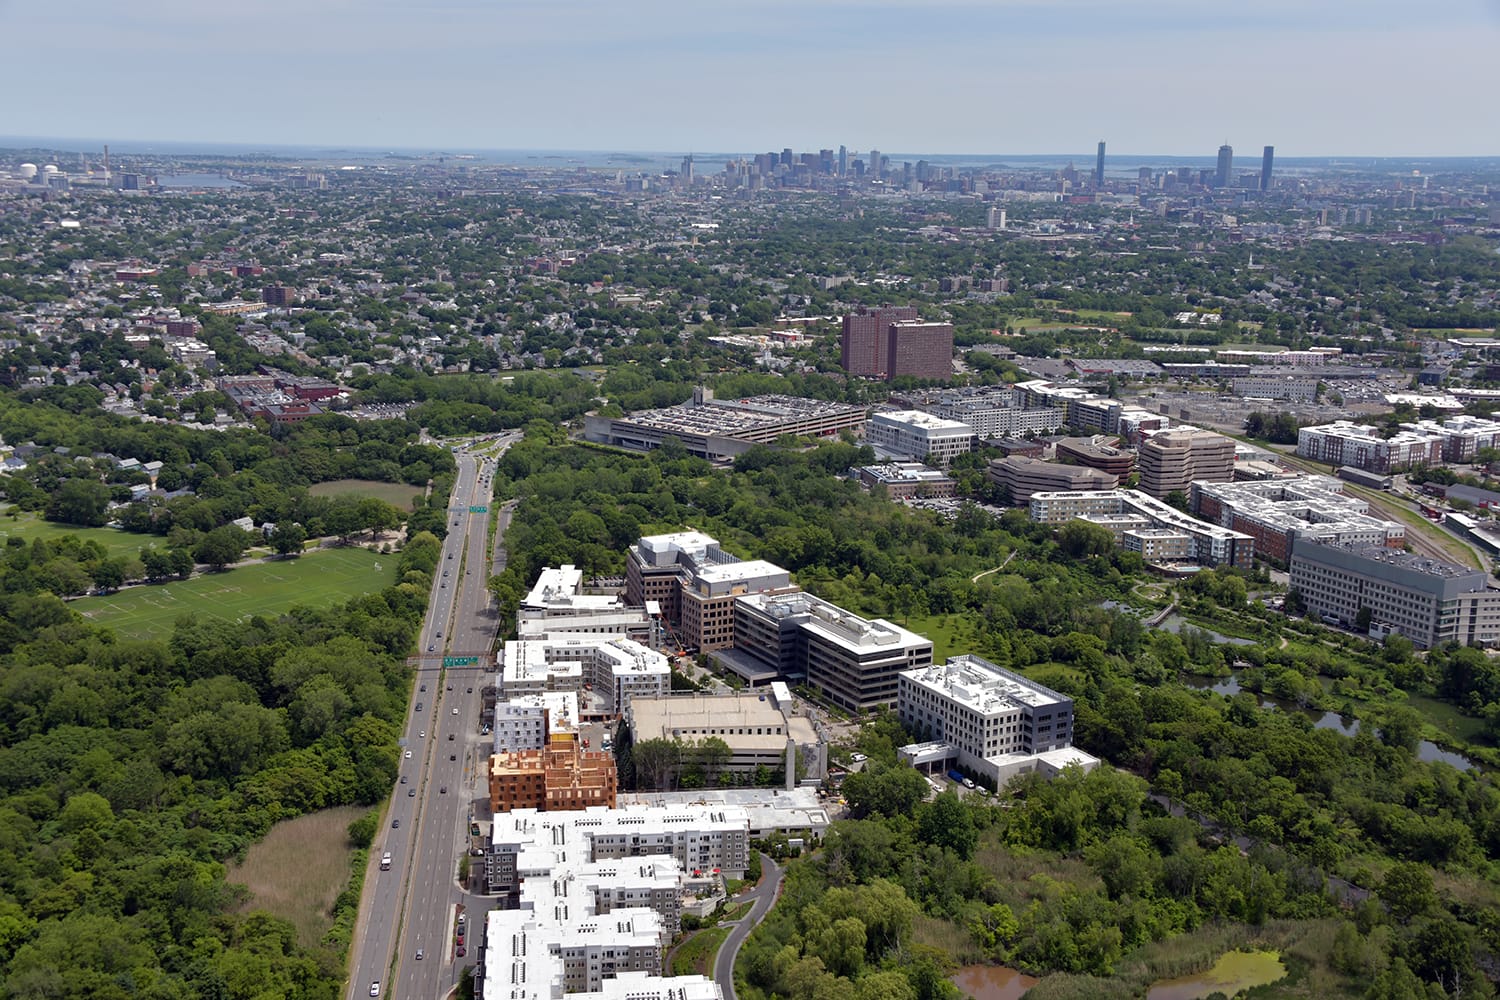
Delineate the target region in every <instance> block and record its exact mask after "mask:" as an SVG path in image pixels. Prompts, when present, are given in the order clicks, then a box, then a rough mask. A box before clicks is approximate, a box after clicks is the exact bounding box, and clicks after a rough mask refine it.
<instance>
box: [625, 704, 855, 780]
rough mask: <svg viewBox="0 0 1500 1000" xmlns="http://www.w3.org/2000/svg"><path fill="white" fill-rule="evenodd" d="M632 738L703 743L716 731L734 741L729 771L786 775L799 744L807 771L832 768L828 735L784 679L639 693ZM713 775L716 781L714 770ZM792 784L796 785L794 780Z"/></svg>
mask: <svg viewBox="0 0 1500 1000" xmlns="http://www.w3.org/2000/svg"><path fill="white" fill-rule="evenodd" d="M625 723H626V725H628V726H629V727H630V738H631V740H632V741H633V742H635V743H639V742H641V741H642V740H651V739H661V740H680V741H682V742H683V743H684V744H691V743H697V742H700V741H702V740H705V739H708V738H709V737H714V738H716V739H721V740H723V741H724V742H725V744H727V745H728V747H729V753H730V756H729V760H727V761H725V762H724V764H723V768H724V770H725V771H726V772H734V773H738V774H741V775H749V774H753V773H754V772H755V771H757V770H758V769H760V768H766V769H767V770H769V771H771V772H773V773H775V774H776V776H777V778H778V779H779V778H781V777H782V775H783V773H784V771H785V768H786V763H787V747H788V744H789V743H790V745H791V746H793V747H794V748H795V752H796V757H795V760H794V764H795V763H797V762H800V763H801V764H802V766H803V777H804V778H805V779H806V780H809V781H813V782H816V781H821V780H822V779H823V777H824V776H825V775H826V774H827V773H828V764H827V754H826V752H825V749H824V744H823V740H822V739H821V738H820V737H819V736H818V731H817V728H816V727H815V726H814V725H813V722H812V720H811V719H809V718H808V717H807V716H806V715H803V714H801V711H800V709H799V707H798V705H797V703H796V701H795V699H793V697H792V693H791V689H790V688H788V687H787V685H786V684H785V683H783V682H781V681H776V682H774V683H772V684H770V685H767V686H766V687H762V688H757V689H754V690H750V691H744V692H740V693H738V694H691V695H681V694H678V695H670V696H667V697H663V698H636V699H633V700H632V701H631V703H630V707H629V708H627V709H626V711H625ZM706 777H708V779H709V781H710V783H712V779H713V776H706ZM788 787H790V786H788Z"/></svg>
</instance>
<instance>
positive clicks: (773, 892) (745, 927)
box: [714, 854, 785, 1000]
mask: <svg viewBox="0 0 1500 1000" xmlns="http://www.w3.org/2000/svg"><path fill="white" fill-rule="evenodd" d="M760 868H761V880H760V885H759V886H757V887H756V888H755V889H754V890H752V891H751V892H747V893H742V894H741V895H740V896H738V897H737V898H736V900H735V902H736V903H743V902H744V901H745V900H747V899H754V900H755V904H754V905H753V906H751V907H750V912H749V913H747V914H746V915H745V917H744V919H742V920H741V921H740V922H739V923H738V924H736V925H735V927H734V930H732V931H730V932H729V936H728V937H726V938H725V939H724V943H723V944H721V945H719V953H718V954H717V955H715V956H714V982H716V983H718V984H719V988H720V989H722V990H723V991H724V1000H735V997H736V995H735V991H734V960H735V959H736V958H737V957H739V953H740V945H742V944H744V943H745V938H747V937H749V936H750V932H751V931H753V930H755V926H756V925H757V924H759V923H760V922H761V921H762V920H764V919H766V914H767V913H770V912H771V907H772V906H774V905H775V904H776V897H777V896H779V895H781V877H782V875H784V874H785V872H783V871H782V868H781V866H780V865H778V864H777V863H776V862H774V861H772V860H771V858H770V856H769V855H766V854H762V855H761V856H760Z"/></svg>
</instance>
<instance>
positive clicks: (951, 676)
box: [901, 656, 1068, 715]
mask: <svg viewBox="0 0 1500 1000" xmlns="http://www.w3.org/2000/svg"><path fill="white" fill-rule="evenodd" d="M901 676H902V677H903V678H905V679H907V680H909V681H911V682H912V683H915V684H920V685H922V686H923V687H926V688H930V689H932V690H934V691H937V692H939V693H941V694H944V695H946V696H947V697H949V698H952V699H953V700H954V701H957V702H959V703H960V704H962V705H964V706H965V707H967V708H970V709H972V710H974V711H976V712H978V713H980V714H981V715H992V714H994V713H996V712H1002V711H1007V710H1010V709H1015V708H1020V707H1023V706H1025V707H1030V708H1040V707H1042V706H1045V705H1052V704H1055V703H1057V702H1061V701H1067V700H1068V699H1067V697H1066V696H1064V695H1061V694H1058V693H1057V692H1056V691H1053V690H1051V689H1050V688H1045V687H1043V686H1042V685H1040V684H1038V683H1036V682H1035V681H1029V680H1027V679H1026V678H1024V677H1022V676H1021V675H1019V674H1013V673H1011V672H1010V671H1009V670H1005V669H1003V668H1001V667H997V666H995V664H993V663H990V662H989V661H988V660H983V659H980V658H979V657H977V656H951V657H949V658H948V662H947V663H934V664H932V665H930V666H926V667H920V668H918V669H916V670H907V671H904V672H903V673H902V674H901Z"/></svg>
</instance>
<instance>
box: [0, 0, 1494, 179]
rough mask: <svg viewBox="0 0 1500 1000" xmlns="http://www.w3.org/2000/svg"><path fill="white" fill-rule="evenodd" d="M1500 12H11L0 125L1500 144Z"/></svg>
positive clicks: (681, 1) (509, 6)
mask: <svg viewBox="0 0 1500 1000" xmlns="http://www.w3.org/2000/svg"><path fill="white" fill-rule="evenodd" d="M1497 53H1500V0H1443V2H1442V3H1435V4H1422V3H1414V2H1411V0H1255V2H1251V0H1238V2H1235V0H1231V2H1227V3H1226V2H1222V0H1135V2H1124V0H925V2H919V0H739V2H735V3H728V2H724V0H229V2H223V0H68V2H48V0H0V75H3V77H4V79H5V83H6V87H7V97H6V99H5V101H4V105H3V111H0V134H6V135H35V136H51V137H58V138H70V137H89V138H97V139H102V140H104V141H110V140H113V141H116V142H121V143H124V142H126V141H130V140H135V141H153V140H154V141H172V142H203V143H235V142H237V143H246V144H251V145H255V144H267V145H269V144H275V145H315V146H325V147H326V146H338V145H347V146H358V147H366V148H391V149H433V150H443V149H460V150H462V149H560V150H561V149H578V150H650V151H669V152H671V151H676V152H690V151H698V152H710V151H712V152H757V151H765V150H773V149H774V150H779V149H781V148H782V147H786V146H790V147H792V148H793V149H795V150H798V151H802V150H810V149H811V150H815V149H819V148H824V147H831V148H834V149H837V148H838V146H840V145H847V146H848V147H849V148H850V149H851V150H855V151H867V150H869V149H870V148H872V147H873V148H876V149H880V150H882V151H899V152H911V153H933V154H938V153H952V154H960V153H995V154H1004V153H1012V154H1043V153H1072V152H1078V153H1080V154H1091V153H1092V151H1093V149H1094V145H1095V143H1097V142H1098V141H1099V140H1100V139H1104V140H1106V141H1107V142H1108V144H1109V149H1110V151H1112V152H1117V153H1126V154H1139V155H1151V154H1158V155H1203V156H1212V155H1213V153H1214V151H1215V150H1216V149H1217V148H1218V146H1219V144H1220V143H1222V142H1225V141H1228V142H1229V143H1230V144H1231V145H1233V146H1235V147H1236V154H1237V157H1238V156H1239V155H1244V156H1255V155H1258V151H1259V149H1260V147H1261V146H1263V145H1274V146H1275V147H1276V149H1277V155H1278V157H1296V156H1343V155H1347V156H1439V155H1442V156H1467V155H1474V156H1488V155H1495V154H1497V153H1500V129H1497V125H1500V113H1497V112H1496V110H1495V95H1496V94H1497V93H1500V56H1497Z"/></svg>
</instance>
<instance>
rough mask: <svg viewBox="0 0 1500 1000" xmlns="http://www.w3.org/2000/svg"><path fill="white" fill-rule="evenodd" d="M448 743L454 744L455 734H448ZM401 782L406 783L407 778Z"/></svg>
mask: <svg viewBox="0 0 1500 1000" xmlns="http://www.w3.org/2000/svg"><path fill="white" fill-rule="evenodd" d="M448 742H449V743H452V742H453V734H452V733H449V734H448ZM401 780H402V781H405V780H406V779H405V778H402V779H401Z"/></svg>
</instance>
